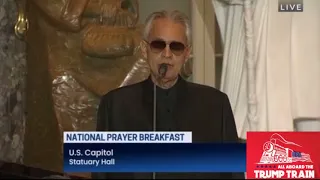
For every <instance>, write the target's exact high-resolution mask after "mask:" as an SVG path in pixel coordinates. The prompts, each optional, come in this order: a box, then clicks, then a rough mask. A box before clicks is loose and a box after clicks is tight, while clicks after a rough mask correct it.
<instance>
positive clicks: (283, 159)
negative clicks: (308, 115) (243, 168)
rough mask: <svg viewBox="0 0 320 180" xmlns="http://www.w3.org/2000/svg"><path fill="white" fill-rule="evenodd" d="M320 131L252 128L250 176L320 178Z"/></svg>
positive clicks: (265, 177) (249, 142) (248, 159)
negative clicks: (256, 129)
mask: <svg viewBox="0 0 320 180" xmlns="http://www.w3.org/2000/svg"><path fill="white" fill-rule="evenodd" d="M319 141H320V132H248V133H247V177H248V178H263V179H270V178H272V179H277V178H285V179H288V178H291V179H295V178H299V179H301V178H307V179H313V178H319V177H320V176H319V175H320V174H319V172H320V170H319V168H320V164H319V163H320V143H319Z"/></svg>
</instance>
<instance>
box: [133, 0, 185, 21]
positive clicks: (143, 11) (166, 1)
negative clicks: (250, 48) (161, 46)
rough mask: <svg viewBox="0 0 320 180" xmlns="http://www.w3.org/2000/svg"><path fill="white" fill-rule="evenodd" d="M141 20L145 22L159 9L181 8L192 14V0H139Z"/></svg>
mask: <svg viewBox="0 0 320 180" xmlns="http://www.w3.org/2000/svg"><path fill="white" fill-rule="evenodd" d="M139 3H140V6H139V7H140V11H139V13H140V22H141V23H143V22H144V21H145V19H146V17H147V16H148V15H149V14H150V13H152V12H153V11H158V10H176V9H178V10H180V11H182V12H184V13H186V14H187V15H188V16H190V15H191V10H190V0H139Z"/></svg>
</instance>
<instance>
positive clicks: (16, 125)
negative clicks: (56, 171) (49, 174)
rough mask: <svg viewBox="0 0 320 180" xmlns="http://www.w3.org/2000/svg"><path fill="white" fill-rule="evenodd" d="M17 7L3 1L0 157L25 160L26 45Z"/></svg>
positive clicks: (0, 20) (0, 22) (0, 1)
mask: <svg viewBox="0 0 320 180" xmlns="http://www.w3.org/2000/svg"><path fill="white" fill-rule="evenodd" d="M16 20H17V7H16V3H15V1H14V0H0V82H1V83H0V160H4V161H9V162H15V163H22V158H23V136H24V124H25V123H24V122H25V113H24V87H25V84H24V82H25V75H26V68H25V46H24V42H23V41H21V40H19V39H18V38H17V37H16V36H15V33H14V25H15V22H16Z"/></svg>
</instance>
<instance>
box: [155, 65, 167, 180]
mask: <svg viewBox="0 0 320 180" xmlns="http://www.w3.org/2000/svg"><path fill="white" fill-rule="evenodd" d="M167 70H168V64H165V63H162V64H160V66H159V69H158V73H159V78H160V79H161V78H164V77H165V76H166V73H167ZM153 131H157V86H156V84H155V83H154V84H153ZM152 179H156V173H155V172H153V173H152Z"/></svg>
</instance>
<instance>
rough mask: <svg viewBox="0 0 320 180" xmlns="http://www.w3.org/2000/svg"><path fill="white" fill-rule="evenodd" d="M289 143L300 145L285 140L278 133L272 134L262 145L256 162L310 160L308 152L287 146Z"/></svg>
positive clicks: (274, 162)
mask: <svg viewBox="0 0 320 180" xmlns="http://www.w3.org/2000/svg"><path fill="white" fill-rule="evenodd" d="M289 144H290V145H293V146H297V147H301V146H300V145H298V144H296V143H294V142H290V141H286V140H285V139H284V138H283V137H282V136H281V135H279V134H278V133H274V134H272V135H271V137H270V140H269V141H267V142H265V143H264V145H263V153H262V156H261V159H260V162H259V163H258V164H278V163H292V162H299V161H301V162H312V161H311V159H310V155H309V154H307V153H304V152H299V151H295V150H293V149H291V148H288V147H287V146H288V145H289Z"/></svg>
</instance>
